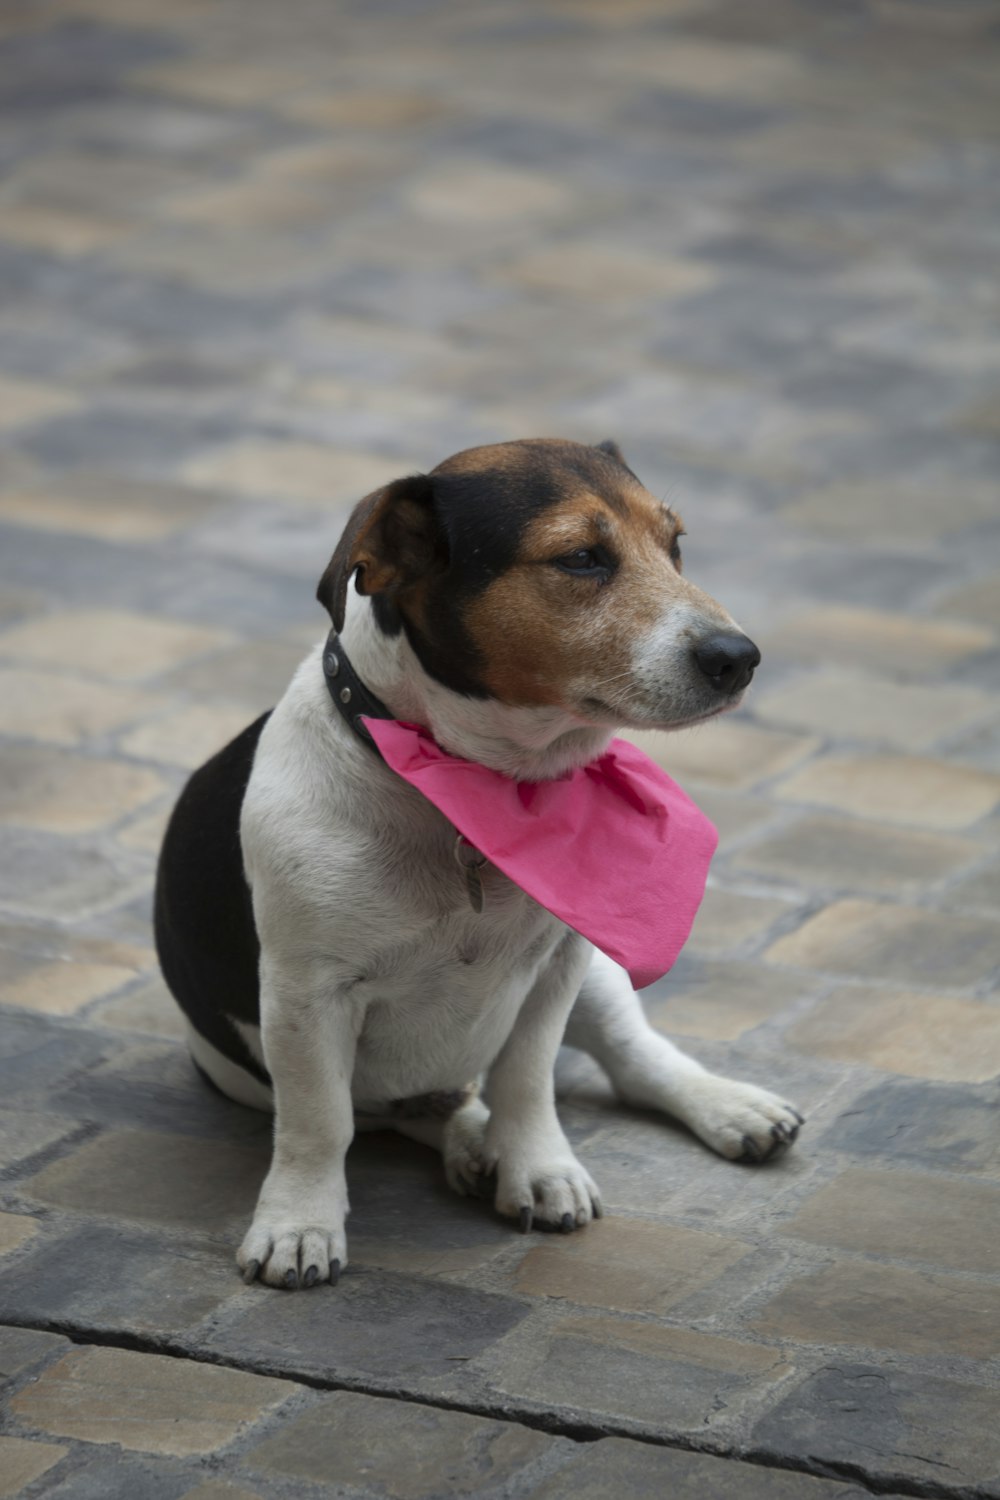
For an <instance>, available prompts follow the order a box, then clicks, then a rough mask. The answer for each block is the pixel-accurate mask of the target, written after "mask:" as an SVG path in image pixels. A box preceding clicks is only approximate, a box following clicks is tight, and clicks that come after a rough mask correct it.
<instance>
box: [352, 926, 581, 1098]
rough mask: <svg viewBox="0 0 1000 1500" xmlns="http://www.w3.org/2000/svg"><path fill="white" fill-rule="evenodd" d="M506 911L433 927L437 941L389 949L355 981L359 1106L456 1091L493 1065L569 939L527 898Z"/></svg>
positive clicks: (420, 939)
mask: <svg viewBox="0 0 1000 1500" xmlns="http://www.w3.org/2000/svg"><path fill="white" fill-rule="evenodd" d="M505 905H506V906H507V911H505V913H504V915H503V917H502V918H501V917H499V916H498V915H494V916H493V917H492V918H491V916H490V914H489V912H488V910H487V912H484V913H483V914H482V915H481V916H476V915H474V914H473V913H472V912H471V911H469V912H464V911H463V912H460V913H457V914H455V915H453V916H450V917H448V918H445V919H444V920H442V921H440V922H439V923H437V924H435V932H434V938H435V941H433V942H428V941H427V940H426V938H425V937H417V938H415V939H413V940H411V941H409V942H406V941H403V942H401V943H400V944H398V945H395V946H394V947H393V948H392V949H391V950H389V952H387V954H386V955H385V958H384V959H383V961H382V963H381V964H380V965H379V968H378V970H377V971H376V972H375V973H374V974H372V975H371V976H370V977H364V978H362V979H360V980H359V982H358V984H357V987H356V989H357V994H358V996H359V997H364V999H365V1000H366V1002H367V1004H366V1009H365V1020H364V1025H363V1028H362V1031H361V1035H360V1038H359V1042H358V1052H357V1059H356V1063H355V1073H354V1088H353V1092H354V1096H355V1099H358V1100H361V1099H364V1100H372V1099H377V1100H386V1101H387V1100H391V1099H397V1098H405V1097H407V1096H409V1095H413V1094H420V1093H425V1092H429V1091H432V1090H435V1089H446V1088H458V1087H461V1086H462V1085H463V1084H465V1083H468V1082H470V1081H471V1080H472V1079H474V1078H475V1077H477V1076H478V1075H479V1074H480V1073H482V1072H484V1071H485V1070H486V1069H487V1068H488V1067H489V1065H490V1064H491V1063H492V1062H493V1060H494V1058H495V1057H496V1055H497V1053H498V1052H499V1050H500V1048H501V1047H502V1046H503V1043H504V1041H505V1040H506V1038H507V1036H508V1035H509V1033H510V1030H511V1027H512V1025H513V1023H514V1019H515V1017H516V1016H517V1013H518V1011H519V1010H520V1008H521V1006H522V1005H523V1003H524V1000H525V998H526V996H527V994H528V992H529V991H530V989H531V987H532V985H533V984H534V982H535V980H536V979H537V977H538V974H539V972H540V971H541V969H542V968H543V967H544V965H545V964H546V963H547V962H548V961H549V959H550V958H551V955H552V953H553V951H554V950H555V948H556V946H557V945H558V943H559V941H560V939H561V937H562V936H563V934H564V932H565V928H564V927H563V926H562V924H561V923H560V922H558V921H557V920H556V919H555V918H554V917H551V916H550V915H549V914H548V913H547V912H544V911H542V910H541V909H540V908H539V907H538V906H536V905H535V903H534V902H532V901H529V900H528V899H527V898H526V897H525V898H520V899H515V900H513V901H511V900H509V899H508V901H507V902H506V903H505ZM511 907H513V908H514V910H513V911H512V910H511V909H510V908H511Z"/></svg>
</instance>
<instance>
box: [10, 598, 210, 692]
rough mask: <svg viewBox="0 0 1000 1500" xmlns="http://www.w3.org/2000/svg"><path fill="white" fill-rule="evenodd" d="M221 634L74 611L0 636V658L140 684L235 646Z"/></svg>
mask: <svg viewBox="0 0 1000 1500" xmlns="http://www.w3.org/2000/svg"><path fill="white" fill-rule="evenodd" d="M232 643H233V637H232V635H230V634H227V633H226V632H223V631H221V630H208V629H205V628H203V627H201V626H198V625H180V624H178V623H177V622H176V621H174V620H164V619H160V618H158V617H156V616H154V615H138V614H131V613H129V612H128V611H126V610H112V609H106V610H102V609H94V610H73V611H69V612H66V613H61V614H53V615H45V616H44V617H43V618H42V619H38V620H28V621H26V622H25V623H24V624H22V625H15V626H13V627H12V628H11V629H9V630H5V631H3V632H2V633H0V657H4V658H6V659H7V660H10V661H28V662H37V663H39V664H40V665H43V666H51V667H66V666H72V668H73V670H74V671H78V672H85V673H93V674H94V676H96V677H111V678H114V679H116V680H118V681H122V682H131V681H138V680H140V679H142V678H146V677H154V676H156V675H157V674H158V673H160V672H165V671H166V670H167V668H168V667H176V666H177V665H178V663H180V662H182V661H188V660H190V658H192V657H194V656H202V655H204V654H205V653H206V652H209V651H214V650H218V649H220V648H221V647H223V646H230V645H232Z"/></svg>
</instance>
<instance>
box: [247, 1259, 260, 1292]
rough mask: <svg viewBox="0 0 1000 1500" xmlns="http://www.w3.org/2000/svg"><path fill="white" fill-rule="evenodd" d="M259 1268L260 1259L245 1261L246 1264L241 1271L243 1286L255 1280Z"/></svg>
mask: <svg viewBox="0 0 1000 1500" xmlns="http://www.w3.org/2000/svg"><path fill="white" fill-rule="evenodd" d="M259 1270H260V1261H259V1260H248V1261H247V1263H246V1266H245V1268H244V1271H243V1282H244V1285H245V1286H250V1285H251V1283H252V1282H254V1281H256V1280H257V1272H258V1271H259Z"/></svg>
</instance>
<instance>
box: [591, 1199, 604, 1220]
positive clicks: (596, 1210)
mask: <svg viewBox="0 0 1000 1500" xmlns="http://www.w3.org/2000/svg"><path fill="white" fill-rule="evenodd" d="M590 1211H591V1213H592V1214H593V1215H594V1218H595V1219H603V1218H604V1207H603V1205H602V1203H601V1202H600V1199H598V1198H591V1200H590Z"/></svg>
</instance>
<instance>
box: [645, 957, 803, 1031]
mask: <svg viewBox="0 0 1000 1500" xmlns="http://www.w3.org/2000/svg"><path fill="white" fill-rule="evenodd" d="M661 984H662V987H663V997H662V999H661V998H659V995H658V996H657V998H656V999H650V998H649V996H648V995H644V996H643V1001H644V1004H645V1007H646V1013H647V1015H648V1016H649V1019H650V1021H651V1022H652V1023H653V1025H654V1026H655V1027H656V1029H657V1030H658V1031H663V1032H666V1033H667V1035H668V1036H669V1035H671V1034H673V1033H677V1034H679V1035H681V1036H698V1037H704V1038H711V1039H712V1040H713V1041H733V1040H734V1039H735V1038H736V1037H740V1036H742V1035H743V1033H744V1032H746V1031H751V1030H752V1029H753V1028H754V1027H755V1026H760V1025H761V1023H762V1022H764V1021H769V1020H770V1019H771V1018H772V1016H776V1015H778V1014H780V1012H781V1011H783V1010H784V1009H785V1007H786V1006H788V1005H791V1004H793V1003H794V1002H795V1001H796V1000H799V999H801V998H802V995H803V993H804V992H805V991H806V989H807V982H804V981H803V980H802V979H800V978H799V977H798V976H797V975H792V974H782V973H779V972H777V971H776V970H774V969H772V968H769V967H767V966H766V965H764V964H761V963H739V962H736V963H721V962H714V963H713V962H711V961H709V962H707V963H700V964H698V966H697V967H696V968H695V970H694V972H693V973H691V974H685V975H684V977H683V978H681V979H674V977H673V975H670V976H668V977H667V978H666V979H665V980H662V981H661ZM658 990H659V986H658Z"/></svg>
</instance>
